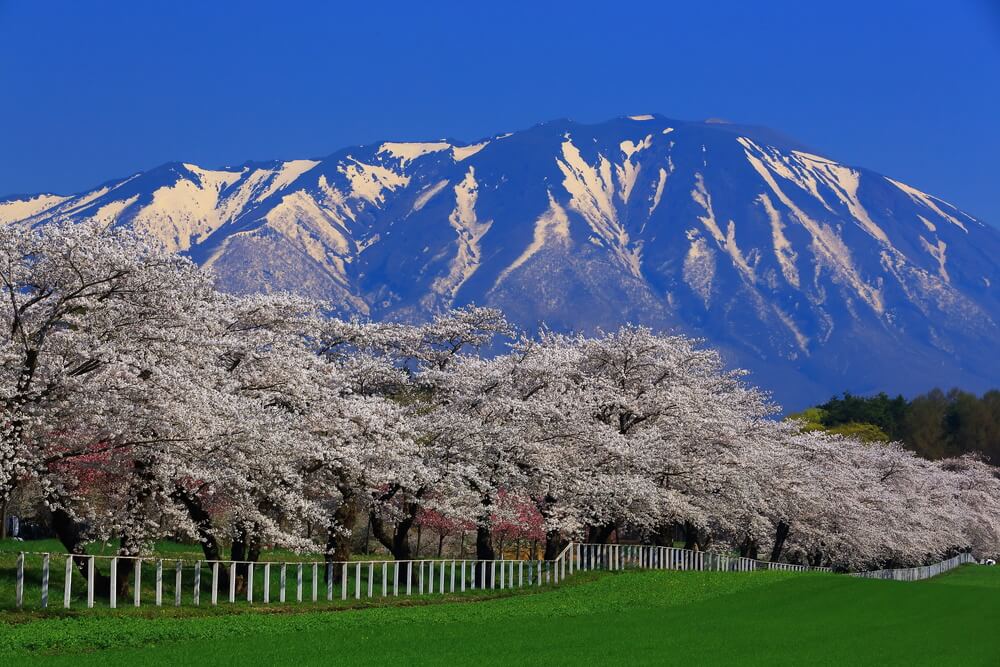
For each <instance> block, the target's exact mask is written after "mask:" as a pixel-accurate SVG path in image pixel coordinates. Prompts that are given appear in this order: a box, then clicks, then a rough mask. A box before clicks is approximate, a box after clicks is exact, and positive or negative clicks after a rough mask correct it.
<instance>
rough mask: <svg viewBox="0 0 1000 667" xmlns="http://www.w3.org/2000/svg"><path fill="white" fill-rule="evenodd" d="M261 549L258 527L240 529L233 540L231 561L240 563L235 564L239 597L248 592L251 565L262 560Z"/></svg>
mask: <svg viewBox="0 0 1000 667" xmlns="http://www.w3.org/2000/svg"><path fill="white" fill-rule="evenodd" d="M260 547H261V543H260V535H259V531H258V530H257V526H251V527H249V528H247V527H242V528H240V530H239V531H238V532H237V534H236V537H235V538H234V539H233V548H232V553H231V554H230V560H233V561H238V562H235V563H234V564H233V567H234V568H235V570H236V593H237V595H239V594H242V593H243V592H244V591H245V590H246V587H247V576H248V574H249V572H250V563H256V562H257V561H258V560H260Z"/></svg>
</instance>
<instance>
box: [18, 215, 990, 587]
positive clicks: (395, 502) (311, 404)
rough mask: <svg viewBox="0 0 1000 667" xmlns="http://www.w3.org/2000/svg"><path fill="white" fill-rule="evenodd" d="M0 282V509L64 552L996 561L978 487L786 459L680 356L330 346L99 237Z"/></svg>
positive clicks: (720, 377)
mask: <svg viewBox="0 0 1000 667" xmlns="http://www.w3.org/2000/svg"><path fill="white" fill-rule="evenodd" d="M0 281H2V288H3V294H2V299H3V303H2V305H0V312H2V316H0V317H2V319H0V326H2V327H3V335H2V338H0V360H2V362H3V363H2V371H0V411H2V412H0V438H2V441H0V442H2V444H0V499H2V497H9V496H10V494H11V493H12V492H13V491H14V490H15V489H17V488H18V487H19V486H20V487H22V488H25V487H26V486H30V487H31V488H32V489H35V493H37V494H38V495H39V496H40V497H41V499H42V500H43V501H44V503H45V504H46V505H47V507H48V508H49V509H50V510H51V513H52V524H53V527H54V529H55V530H56V531H57V533H58V535H59V537H60V539H61V540H62V541H63V542H64V543H65V544H66V545H67V547H68V548H70V549H71V550H73V551H80V550H81V549H82V548H83V546H84V545H85V544H86V542H87V541H89V540H94V539H120V540H121V545H122V546H121V549H122V552H123V553H124V554H136V553H140V552H141V551H142V550H143V549H144V548H146V547H148V545H149V544H150V543H151V542H152V541H153V540H155V539H158V538H161V537H163V536H166V535H178V534H183V535H187V536H189V537H190V538H192V539H196V540H197V541H198V542H199V543H200V544H201V545H202V547H203V549H204V552H205V556H206V557H207V558H210V559H214V558H219V557H220V556H221V554H222V549H223V546H231V549H232V557H233V558H234V559H239V560H243V559H245V560H255V559H256V558H257V557H258V556H259V553H260V550H261V548H262V547H263V546H264V545H266V544H279V545H283V546H286V547H290V548H295V549H315V548H316V545H315V544H314V543H313V541H312V539H310V538H309V537H307V535H309V534H311V531H310V530H308V527H309V526H315V525H322V526H325V527H326V530H325V531H323V534H324V536H326V535H328V538H327V541H326V544H325V545H323V546H324V547H325V549H326V552H327V553H328V557H329V558H330V559H332V560H344V559H346V558H347V557H348V556H349V555H350V545H351V540H350V530H351V528H352V527H353V526H355V525H356V524H357V523H358V519H359V518H364V517H365V516H369V517H370V521H371V529H372V531H373V533H374V535H375V537H376V538H377V539H378V540H379V541H380V542H381V543H382V544H383V545H384V546H385V548H386V549H388V550H389V551H390V552H391V553H392V555H393V556H394V557H396V558H398V559H405V558H409V557H411V556H412V555H413V554H412V553H411V541H412V540H411V536H412V535H411V534H412V532H413V531H414V526H415V523H416V522H417V521H418V518H419V517H420V516H421V515H422V514H423V516H428V515H429V513H433V516H435V517H437V518H438V520H447V521H454V522H456V523H457V524H459V525H468V526H470V527H471V529H472V530H474V531H475V533H476V549H477V554H478V556H479V557H480V558H491V557H493V556H494V544H495V541H494V540H493V539H492V537H493V533H494V531H498V530H501V526H503V528H502V529H503V530H509V527H510V526H511V525H512V524H514V525H517V524H518V522H524V521H526V520H527V519H526V518H525V517H526V516H528V515H531V516H534V517H541V520H542V529H543V530H544V533H545V535H544V538H545V543H546V553H547V555H548V556H550V557H551V556H553V555H554V554H555V553H556V552H557V550H558V549H559V548H560V547H561V546H562V545H563V544H564V543H565V541H566V540H568V539H570V538H586V539H590V540H595V541H605V540H608V539H612V538H613V536H621V535H623V532H622V531H628V532H629V533H631V534H633V535H641V536H642V537H644V538H645V539H649V540H654V541H659V542H661V543H668V542H670V541H672V540H673V539H674V536H675V533H676V532H677V531H678V530H680V531H682V533H683V535H684V538H685V540H686V541H687V543H688V545H689V546H690V547H693V548H699V549H726V550H731V549H735V550H739V551H740V552H741V553H743V554H745V555H751V556H756V555H760V556H763V557H770V558H772V559H786V560H790V561H796V562H810V563H814V564H820V563H822V564H830V565H833V566H835V567H842V568H851V567H855V568H856V567H865V566H875V565H883V564H887V563H892V564H908V563H917V562H921V561H924V560H927V559H933V558H938V557H941V556H943V555H946V554H949V553H951V552H953V551H955V550H958V549H966V548H973V549H975V550H978V551H979V552H982V553H984V554H986V553H989V554H995V553H996V552H997V551H998V549H1000V481H998V478H997V472H996V469H994V468H992V467H991V466H988V465H986V464H985V463H983V462H980V461H978V460H975V459H972V458H962V459H951V460H945V461H939V462H929V461H926V460H923V459H920V458H917V457H915V456H914V455H913V454H911V453H909V452H907V451H905V450H903V449H902V448H900V447H898V446H896V445H893V444H873V445H866V444H862V443H860V442H857V441H855V440H851V439H846V438H842V437H837V436H831V435H827V434H823V433H802V432H800V430H799V428H798V427H797V426H796V424H794V423H788V422H781V421H778V420H776V419H774V413H775V409H774V407H773V406H772V405H770V403H769V401H768V399H767V397H766V395H765V394H763V393H761V392H760V391H758V390H757V389H755V388H753V387H751V386H749V385H748V384H746V383H745V382H744V381H743V379H742V374H741V373H739V372H731V371H727V370H725V368H724V366H723V364H722V362H721V360H720V357H719V355H718V353H717V352H715V351H714V350H710V349H705V348H704V347H702V346H701V345H700V344H699V343H698V342H697V341H694V340H692V339H689V338H685V337H681V336H665V335H658V334H655V333H653V332H651V331H650V330H648V329H645V328H641V327H635V326H626V327H623V328H621V329H620V330H618V331H616V332H613V333H609V334H602V335H599V336H595V337H585V336H578V335H563V334H557V333H552V332H548V331H542V332H540V333H539V334H538V335H535V336H533V337H530V338H529V337H524V336H520V335H518V334H517V332H515V331H513V330H512V328H511V327H510V325H509V324H508V323H507V322H506V321H505V319H504V317H503V315H502V314H501V313H500V312H498V311H496V310H492V309H486V308H476V307H468V308H463V309H459V310H455V311H452V312H448V313H444V314H441V315H439V316H437V317H435V318H434V319H433V320H432V321H430V322H428V323H426V324H420V325H411V324H403V323H372V322H361V321H343V320H340V319H336V318H333V317H330V316H329V314H328V313H326V312H324V310H323V307H322V305H321V304H316V303H313V302H310V301H307V300H303V299H300V298H296V297H292V296H288V295H251V296H234V295H230V294H224V293H221V292H219V291H217V290H216V289H215V288H214V286H213V282H212V277H211V276H210V275H209V274H208V273H206V272H205V271H203V270H201V269H199V268H197V267H196V266H195V265H194V264H192V263H191V262H189V261H188V260H186V259H183V258H180V257H177V256H173V255H169V254H165V253H163V252H161V251H159V250H158V249H156V248H155V247H152V246H150V245H148V244H147V243H146V242H145V241H143V240H142V239H141V238H138V237H135V236H133V235H132V234H131V233H129V232H127V231H124V230H121V229H107V228H104V227H101V226H98V225H72V226H70V225H68V226H58V225H55V226H46V227H44V228H41V229H28V228H23V227H5V228H0ZM486 350H488V351H489V352H490V353H489V354H484V353H483V352H484V351H486ZM526 508H527V509H528V510H530V511H526ZM120 576H121V577H122V579H123V581H127V577H128V573H127V572H121V573H120ZM105 585H109V582H105Z"/></svg>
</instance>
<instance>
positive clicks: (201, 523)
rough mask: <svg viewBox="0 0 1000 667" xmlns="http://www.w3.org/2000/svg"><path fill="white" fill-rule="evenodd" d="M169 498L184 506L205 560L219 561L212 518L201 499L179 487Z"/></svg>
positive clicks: (219, 556) (219, 551) (220, 551)
mask: <svg viewBox="0 0 1000 667" xmlns="http://www.w3.org/2000/svg"><path fill="white" fill-rule="evenodd" d="M170 497H171V498H172V499H173V500H175V501H177V502H179V503H180V504H181V505H183V506H184V509H185V510H187V513H188V516H189V517H191V521H193V522H194V525H195V528H196V529H197V530H198V542H199V543H200V544H201V551H202V553H204V554H205V560H211V561H221V560H222V547H221V546H220V545H219V541H218V540H217V539H216V538H215V531H214V530H213V526H212V517H211V515H210V514H209V513H208V511H207V510H206V509H205V506H204V505H203V504H202V502H201V498H199V497H198V495H197V494H194V493H189V492H188V491H187V490H185V489H183V488H181V487H179V486H178V487H176V488H175V489H174V492H173V493H171V494H170Z"/></svg>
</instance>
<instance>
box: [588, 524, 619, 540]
mask: <svg viewBox="0 0 1000 667" xmlns="http://www.w3.org/2000/svg"><path fill="white" fill-rule="evenodd" d="M615 527H616V526H615V524H613V523H606V524H603V525H600V526H591V527H590V529H589V530H588V531H587V532H588V534H589V537H588V540H587V541H588V542H592V543H594V544H607V543H608V542H609V541H610V539H611V535H612V534H613V533H614V532H615Z"/></svg>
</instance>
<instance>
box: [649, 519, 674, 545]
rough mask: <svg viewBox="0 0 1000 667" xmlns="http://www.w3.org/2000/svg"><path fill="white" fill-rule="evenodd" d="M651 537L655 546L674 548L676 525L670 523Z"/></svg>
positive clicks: (658, 529) (657, 529)
mask: <svg viewBox="0 0 1000 667" xmlns="http://www.w3.org/2000/svg"><path fill="white" fill-rule="evenodd" d="M650 537H651V540H652V542H653V544H654V545H655V546H658V547H672V546H674V525H673V524H669V523H668V524H667V525H665V526H659V527H658V528H656V530H654V531H653V533H652V535H651V536H650Z"/></svg>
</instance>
